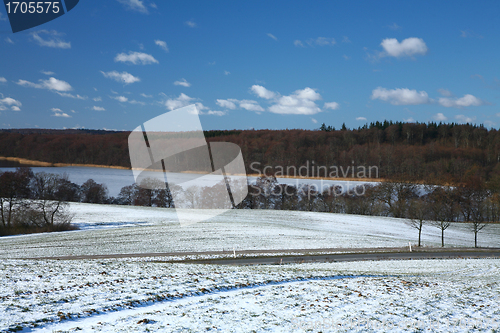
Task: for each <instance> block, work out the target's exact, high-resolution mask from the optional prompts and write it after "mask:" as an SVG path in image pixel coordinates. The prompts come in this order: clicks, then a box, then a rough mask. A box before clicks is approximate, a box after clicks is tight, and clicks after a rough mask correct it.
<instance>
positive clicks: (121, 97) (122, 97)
mask: <svg viewBox="0 0 500 333" xmlns="http://www.w3.org/2000/svg"><path fill="white" fill-rule="evenodd" d="M111 98H113V99H116V100H117V101H118V102H121V103H125V102H128V98H127V97H125V96H116V97H111Z"/></svg>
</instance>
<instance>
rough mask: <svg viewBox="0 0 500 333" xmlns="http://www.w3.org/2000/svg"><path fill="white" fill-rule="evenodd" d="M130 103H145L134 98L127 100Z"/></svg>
mask: <svg viewBox="0 0 500 333" xmlns="http://www.w3.org/2000/svg"><path fill="white" fill-rule="evenodd" d="M128 102H129V103H130V104H140V105H146V103H144V102H141V101H136V100H135V99H132V100H129V101H128Z"/></svg>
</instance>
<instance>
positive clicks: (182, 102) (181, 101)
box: [165, 93, 194, 110]
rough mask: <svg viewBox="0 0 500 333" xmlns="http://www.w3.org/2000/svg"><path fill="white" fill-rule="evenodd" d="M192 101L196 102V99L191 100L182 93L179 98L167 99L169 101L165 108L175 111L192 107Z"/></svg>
mask: <svg viewBox="0 0 500 333" xmlns="http://www.w3.org/2000/svg"><path fill="white" fill-rule="evenodd" d="M192 100H194V98H191V97H189V96H188V95H186V94H184V93H181V94H180V95H179V97H177V98H170V99H167V101H166V102H165V106H166V107H167V109H169V110H175V109H178V108H182V107H184V106H188V105H190V104H191V101H192Z"/></svg>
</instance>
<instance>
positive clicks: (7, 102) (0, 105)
mask: <svg viewBox="0 0 500 333" xmlns="http://www.w3.org/2000/svg"><path fill="white" fill-rule="evenodd" d="M6 106H10V108H11V110H12V111H21V108H20V107H21V106H22V103H21V102H20V101H18V100H15V99H13V98H10V97H5V98H4V99H0V110H2V111H3V110H7V107H6Z"/></svg>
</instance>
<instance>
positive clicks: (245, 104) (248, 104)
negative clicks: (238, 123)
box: [239, 99, 264, 112]
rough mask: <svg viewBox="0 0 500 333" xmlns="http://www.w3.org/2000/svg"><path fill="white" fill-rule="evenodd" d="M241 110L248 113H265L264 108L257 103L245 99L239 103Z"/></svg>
mask: <svg viewBox="0 0 500 333" xmlns="http://www.w3.org/2000/svg"><path fill="white" fill-rule="evenodd" d="M239 104H240V108H242V109H245V110H248V111H255V112H264V108H262V106H260V105H259V103H257V102H256V101H253V100H249V99H243V100H241V101H239Z"/></svg>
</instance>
